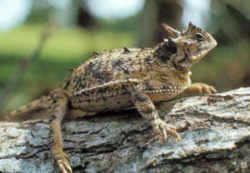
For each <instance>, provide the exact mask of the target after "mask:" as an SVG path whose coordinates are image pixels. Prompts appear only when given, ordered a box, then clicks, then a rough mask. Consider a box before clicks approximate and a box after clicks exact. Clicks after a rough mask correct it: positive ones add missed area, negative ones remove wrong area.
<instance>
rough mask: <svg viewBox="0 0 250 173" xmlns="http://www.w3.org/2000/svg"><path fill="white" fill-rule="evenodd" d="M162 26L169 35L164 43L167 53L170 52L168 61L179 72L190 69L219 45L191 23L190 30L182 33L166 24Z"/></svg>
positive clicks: (210, 36)
mask: <svg viewBox="0 0 250 173" xmlns="http://www.w3.org/2000/svg"><path fill="white" fill-rule="evenodd" d="M162 26H163V27H164V29H165V30H166V31H167V33H168V35H169V37H168V38H167V39H164V41H163V43H162V45H165V48H164V49H165V51H168V55H167V59H169V60H170V62H171V63H172V64H173V65H174V67H175V68H177V69H178V70H185V69H189V68H190V67H191V66H192V65H193V64H194V63H197V62H199V61H200V60H201V59H202V58H203V57H204V56H205V55H206V54H207V53H208V52H209V51H210V50H212V49H213V48H214V47H215V46H216V45H217V42H216V40H215V39H214V38H213V36H212V35H210V34H209V33H208V32H206V31H204V30H202V29H201V28H199V27H196V26H194V25H193V24H192V23H191V22H190V23H189V25H188V28H187V29H186V30H184V31H181V32H180V31H177V30H175V29H174V28H172V27H170V26H168V25H166V24H162ZM169 52H171V54H169Z"/></svg>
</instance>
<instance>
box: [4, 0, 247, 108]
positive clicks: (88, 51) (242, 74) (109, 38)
mask: <svg viewBox="0 0 250 173" xmlns="http://www.w3.org/2000/svg"><path fill="white" fill-rule="evenodd" d="M146 2H147V3H151V5H149V6H150V8H148V7H149V6H148V5H147V4H146V6H145V9H144V11H143V12H141V13H140V14H139V15H137V16H134V17H131V18H128V19H125V20H120V21H119V20H107V21H103V20H100V19H95V18H93V20H95V21H94V22H93V23H94V25H93V26H91V27H86V28H83V27H77V26H71V27H60V26H59V27H58V28H57V30H56V31H55V32H54V33H53V35H52V36H51V37H50V39H49V41H48V42H47V44H46V45H45V48H44V50H43V51H42V55H41V57H39V59H38V60H36V61H35V62H33V64H32V65H31V66H30V67H29V68H28V69H27V72H26V73H25V74H24V75H25V76H24V81H23V82H22V83H21V84H20V86H18V87H17V88H18V89H17V90H15V91H13V92H12V93H11V95H10V96H9V98H11V99H10V102H9V104H6V105H4V106H5V109H14V108H16V107H18V106H20V105H21V104H24V103H27V102H28V101H30V100H31V99H34V98H36V97H38V96H40V95H42V94H43V93H45V92H46V91H48V90H49V89H53V88H55V87H57V86H58V85H59V84H60V83H62V81H63V79H64V78H65V76H66V74H67V72H68V70H69V69H71V68H73V67H76V66H77V65H79V64H80V63H82V62H83V61H85V60H86V59H88V58H89V57H91V55H92V52H93V51H97V52H100V51H102V50H104V49H113V48H119V47H124V46H127V47H133V46H135V45H139V46H144V45H154V44H155V41H156V40H157V41H159V40H161V39H162V38H164V37H166V35H164V33H163V32H162V30H161V29H160V23H161V22H166V23H170V24H172V25H174V26H178V25H180V21H181V19H180V17H181V13H182V8H184V7H183V6H182V4H181V2H182V1H180V0H178V1H172V0H168V1H165V0H159V1H157V2H156V1H155V2H153V1H151V0H147V1H146ZM152 3H153V6H152ZM164 3H165V4H164ZM247 3H249V2H248V1H239V0H232V1H230V2H229V1H226V0H221V1H217V0H212V3H211V7H210V8H211V11H210V14H208V15H210V22H209V23H208V26H207V28H205V30H207V31H209V32H211V33H212V34H213V35H214V36H215V38H216V39H217V40H218V43H219V44H218V47H217V48H216V49H215V50H213V51H212V52H211V53H209V55H208V56H207V57H205V58H204V60H203V61H202V62H200V63H199V64H197V65H195V66H194V67H193V68H192V72H193V81H195V82H197V81H199V82H207V83H209V84H213V85H215V86H216V87H217V88H219V90H227V89H232V88H236V87H241V86H250V68H249V64H250V49H249V47H250V40H249V39H250V21H249V19H250V12H249V11H250V10H249V9H250V8H248V7H249V5H247ZM152 7H153V8H152ZM163 7H164V8H163ZM174 8H178V9H179V10H173V9H174ZM162 11H165V12H166V13H165V12H164V13H163V12H162ZM177 11H178V12H177ZM170 12H171V14H170ZM194 12H195V11H194ZM52 14H53V8H51V7H49V8H41V9H39V8H38V7H35V8H34V9H33V11H32V12H31V14H30V16H29V18H28V19H27V21H26V23H25V24H23V25H21V26H18V27H17V28H15V29H14V30H12V31H10V32H7V33H0V41H1V44H0V94H1V92H2V89H3V88H4V87H5V86H6V85H7V83H8V81H9V80H11V79H12V78H13V76H14V75H15V74H16V72H17V69H16V68H17V67H18V64H19V62H20V59H21V58H24V57H27V56H28V55H29V54H30V53H31V52H32V51H33V49H34V48H35V47H36V45H37V43H38V39H39V35H40V33H41V31H42V29H43V28H44V26H45V24H46V23H47V22H48V20H49V19H51V15H52ZM55 23H56V22H55ZM178 29H180V28H179V27H178Z"/></svg>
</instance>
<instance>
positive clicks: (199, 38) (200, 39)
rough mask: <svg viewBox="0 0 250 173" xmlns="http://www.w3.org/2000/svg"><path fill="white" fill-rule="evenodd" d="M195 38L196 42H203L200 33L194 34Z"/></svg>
mask: <svg viewBox="0 0 250 173" xmlns="http://www.w3.org/2000/svg"><path fill="white" fill-rule="evenodd" d="M195 38H196V40H197V41H204V40H205V39H204V36H203V35H202V34H201V33H196V34H195Z"/></svg>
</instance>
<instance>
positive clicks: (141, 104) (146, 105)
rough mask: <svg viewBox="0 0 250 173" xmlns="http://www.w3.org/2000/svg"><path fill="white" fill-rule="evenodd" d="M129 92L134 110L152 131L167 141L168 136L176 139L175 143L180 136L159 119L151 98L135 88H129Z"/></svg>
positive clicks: (173, 128) (174, 129)
mask: <svg viewBox="0 0 250 173" xmlns="http://www.w3.org/2000/svg"><path fill="white" fill-rule="evenodd" d="M130 91H131V96H132V101H133V103H134V104H135V107H136V109H137V110H138V112H139V113H140V114H141V115H142V116H143V117H144V118H146V119H147V120H148V121H149V123H150V124H151V126H152V127H153V130H154V131H155V132H157V133H160V134H161V135H162V136H163V138H164V139H167V137H168V135H171V136H174V137H175V138H176V141H178V140H179V139H180V136H179V134H178V133H177V131H176V128H175V127H173V126H171V125H169V124H167V123H166V122H165V121H163V120H162V119H160V117H159V114H158V111H157V110H156V108H155V105H154V103H153V101H152V100H151V98H150V97H149V96H148V95H147V94H146V93H144V92H143V91H142V90H140V89H138V87H136V86H135V87H131V89H130Z"/></svg>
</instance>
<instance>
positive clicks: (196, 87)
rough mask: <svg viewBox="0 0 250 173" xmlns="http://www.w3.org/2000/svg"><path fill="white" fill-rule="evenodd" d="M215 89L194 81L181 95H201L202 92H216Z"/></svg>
mask: <svg viewBox="0 0 250 173" xmlns="http://www.w3.org/2000/svg"><path fill="white" fill-rule="evenodd" d="M216 92H217V90H216V89H215V88H214V87H213V86H211V85H207V84H204V83H194V84H191V85H190V86H189V87H187V88H186V89H185V90H184V91H183V92H182V94H181V95H180V96H181V97H182V96H194V95H203V94H213V93H216Z"/></svg>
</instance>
